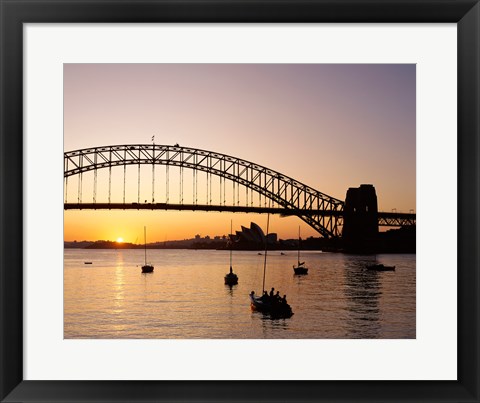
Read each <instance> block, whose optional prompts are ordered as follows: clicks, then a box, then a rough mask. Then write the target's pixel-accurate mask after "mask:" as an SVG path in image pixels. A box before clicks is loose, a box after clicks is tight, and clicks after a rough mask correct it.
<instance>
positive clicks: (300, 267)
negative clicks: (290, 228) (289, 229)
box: [293, 226, 308, 275]
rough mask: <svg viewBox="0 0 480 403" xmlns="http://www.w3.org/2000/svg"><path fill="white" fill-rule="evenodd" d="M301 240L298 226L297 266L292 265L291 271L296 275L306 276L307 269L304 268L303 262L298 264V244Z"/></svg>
mask: <svg viewBox="0 0 480 403" xmlns="http://www.w3.org/2000/svg"><path fill="white" fill-rule="evenodd" d="M301 241H302V238H300V226H298V257H297V265H296V266H295V265H293V271H294V273H295V274H297V275H301V274H308V267H306V266H305V262H300V243H301Z"/></svg>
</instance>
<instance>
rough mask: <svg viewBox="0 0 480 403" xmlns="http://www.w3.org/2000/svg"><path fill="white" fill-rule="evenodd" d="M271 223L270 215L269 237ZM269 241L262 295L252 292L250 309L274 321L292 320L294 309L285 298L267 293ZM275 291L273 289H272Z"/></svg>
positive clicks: (264, 261)
mask: <svg viewBox="0 0 480 403" xmlns="http://www.w3.org/2000/svg"><path fill="white" fill-rule="evenodd" d="M269 223H270V214H268V216H267V235H268V226H269ZM267 246H268V243H267V239H266V238H265V258H264V260H263V284H262V295H260V296H256V295H255V292H254V291H252V292H251V293H250V294H249V296H250V307H251V309H252V311H258V312H262V313H264V314H269V315H270V317H271V318H272V319H276V318H290V317H291V316H292V315H293V312H292V308H291V306H290V305H289V304H287V300H286V299H285V298H277V297H276V296H274V295H272V294H270V296H269V295H268V294H267V292H266V291H265V274H266V269H267V249H268V248H267ZM272 291H273V288H272Z"/></svg>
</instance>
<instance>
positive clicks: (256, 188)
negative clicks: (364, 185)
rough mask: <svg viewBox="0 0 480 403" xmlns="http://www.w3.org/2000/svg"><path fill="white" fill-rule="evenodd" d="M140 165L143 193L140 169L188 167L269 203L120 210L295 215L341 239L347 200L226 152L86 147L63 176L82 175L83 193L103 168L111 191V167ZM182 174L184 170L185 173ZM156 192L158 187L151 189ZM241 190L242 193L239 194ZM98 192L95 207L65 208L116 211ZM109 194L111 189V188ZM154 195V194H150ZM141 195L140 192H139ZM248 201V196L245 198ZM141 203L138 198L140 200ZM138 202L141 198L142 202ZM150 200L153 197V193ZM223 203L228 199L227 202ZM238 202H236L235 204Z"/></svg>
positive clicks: (67, 159)
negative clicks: (85, 178) (85, 180)
mask: <svg viewBox="0 0 480 403" xmlns="http://www.w3.org/2000/svg"><path fill="white" fill-rule="evenodd" d="M127 165H138V167H139V168H138V169H139V174H138V175H139V177H138V181H139V185H138V186H139V189H140V165H152V168H153V167H154V166H155V165H164V166H166V167H167V169H168V166H175V167H180V168H181V169H182V170H183V168H187V169H190V170H193V171H194V173H195V172H196V171H199V172H205V173H206V174H207V175H214V176H218V177H219V178H221V179H220V192H221V186H222V185H221V183H222V182H221V180H222V179H223V181H224V188H223V189H224V192H225V180H229V181H232V182H233V183H234V184H237V185H238V187H240V186H243V187H245V188H247V189H249V190H250V191H251V192H256V193H258V194H259V195H262V196H263V197H264V199H265V200H269V206H268V207H267V206H266V203H265V206H264V207H253V206H245V207H242V206H239V205H236V206H235V205H234V206H226V205H225V203H224V204H223V205H220V206H212V205H204V206H201V205H198V204H197V203H196V202H195V203H193V204H192V205H185V204H183V202H182V203H180V204H178V205H169V204H168V203H157V204H155V203H151V204H150V203H149V204H148V205H147V206H145V205H143V204H140V203H132V204H130V205H129V206H127V205H126V204H125V196H124V203H118V204H117V208H122V209H125V208H135V209H141V208H152V209H154V208H159V209H160V208H162V209H168V208H172V209H178V210H185V209H191V210H216V211H244V212H273V213H280V214H284V215H296V216H298V217H299V218H301V219H302V220H303V221H305V222H306V223H307V224H308V225H310V226H311V227H312V228H314V229H315V230H316V231H318V232H319V233H320V234H321V235H322V236H324V237H327V238H330V237H337V236H340V235H341V226H342V222H343V216H342V211H343V207H344V202H343V201H342V200H339V199H336V198H334V197H331V196H328V195H326V194H324V193H322V192H319V191H318V190H315V189H313V188H311V187H310V186H307V185H305V184H303V183H301V182H299V181H297V180H295V179H293V178H290V177H288V176H286V175H284V174H282V173H280V172H277V171H274V170H272V169H269V168H267V167H264V166H261V165H258V164H255V163H253V162H250V161H246V160H243V159H240V158H237V157H233V156H230V155H226V154H220V153H216V152H212V151H207V150H201V149H197V148H189V147H181V146H179V145H174V146H171V145H159V144H129V145H111V146H103V147H95V148H85V149H79V150H74V151H68V152H65V153H64V178H65V181H66V182H65V183H66V185H65V187H67V184H68V178H69V177H71V176H73V175H78V176H79V178H80V179H79V194H81V189H80V187H81V185H80V183H81V178H82V175H83V174H84V173H86V172H89V171H94V173H95V185H94V186H96V172H97V171H98V170H100V169H105V168H107V169H109V171H110V177H109V187H110V186H111V184H110V182H111V169H112V167H116V166H124V169H125V167H126V166H127ZM152 172H153V173H152V176H153V177H152V181H154V180H155V177H154V170H152ZM182 172H183V171H182ZM180 180H181V181H182V180H183V178H182V177H181V178H180ZM152 189H154V184H153V185H152ZM237 191H238V190H237ZM95 192H96V189H95V190H94V200H93V203H91V204H85V203H81V197H80V196H79V198H78V203H77V204H70V203H65V209H72V208H73V209H81V208H110V209H111V208H115V204H114V203H110V194H109V203H107V204H101V203H99V204H98V205H97V204H96V201H95ZM109 192H110V190H109ZM152 192H153V191H152ZM139 194H140V190H139ZM124 195H125V174H124ZM247 198H248V196H247ZM139 199H140V197H139ZM138 201H140V200H138ZM152 201H154V195H153V194H152ZM224 202H225V201H224ZM272 202H273V203H274V204H276V205H277V206H278V207H277V208H272V207H270V203H272ZM237 204H238V202H237Z"/></svg>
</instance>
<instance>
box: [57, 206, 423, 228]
mask: <svg viewBox="0 0 480 403" xmlns="http://www.w3.org/2000/svg"><path fill="white" fill-rule="evenodd" d="M64 209H65V210H188V211H229V212H233V213H260V214H262V213H263V214H265V213H270V214H280V215H284V216H292V215H295V216H302V215H320V216H329V217H343V211H334V210H313V209H289V208H283V207H255V206H220V205H206V204H176V203H64ZM378 219H379V222H380V223H381V224H380V225H387V226H389V225H392V224H388V222H390V221H391V220H395V221H396V222H411V223H412V224H414V223H415V214H413V213H396V212H395V213H394V212H378ZM385 223H387V224H385ZM396 225H398V224H396Z"/></svg>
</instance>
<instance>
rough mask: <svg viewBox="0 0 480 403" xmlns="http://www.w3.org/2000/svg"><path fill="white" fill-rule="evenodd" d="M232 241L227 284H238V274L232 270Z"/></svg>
mask: <svg viewBox="0 0 480 403" xmlns="http://www.w3.org/2000/svg"><path fill="white" fill-rule="evenodd" d="M230 234H232V220H230ZM229 242H230V272H229V273H227V274H225V284H226V285H235V284H238V276H237V275H236V274H235V273H234V272H233V270H232V240H231V239H229Z"/></svg>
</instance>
